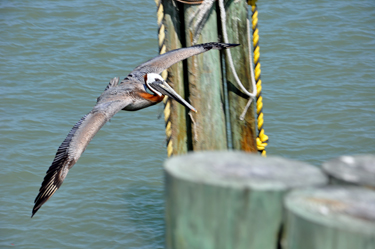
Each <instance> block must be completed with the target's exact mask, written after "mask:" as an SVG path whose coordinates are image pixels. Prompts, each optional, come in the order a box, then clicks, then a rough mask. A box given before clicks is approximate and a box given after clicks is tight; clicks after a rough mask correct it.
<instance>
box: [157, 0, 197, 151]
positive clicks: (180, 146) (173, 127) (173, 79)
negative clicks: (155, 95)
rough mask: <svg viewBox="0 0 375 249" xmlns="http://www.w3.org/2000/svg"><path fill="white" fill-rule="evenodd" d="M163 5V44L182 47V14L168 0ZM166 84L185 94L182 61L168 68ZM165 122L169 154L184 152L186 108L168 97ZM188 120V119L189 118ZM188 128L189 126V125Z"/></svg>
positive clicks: (169, 47)
mask: <svg viewBox="0 0 375 249" xmlns="http://www.w3.org/2000/svg"><path fill="white" fill-rule="evenodd" d="M161 3H162V5H163V6H164V7H163V8H164V17H163V24H164V27H165V39H164V45H165V46H166V50H167V51H171V50H174V49H178V48H182V47H184V46H183V44H185V41H183V37H185V35H184V34H181V32H185V31H184V30H181V27H182V23H181V19H180V16H181V15H182V14H183V13H182V11H180V9H179V8H178V6H177V5H173V4H171V1H170V0H162V1H161ZM167 82H168V84H170V85H171V86H172V88H173V89H174V90H175V91H176V92H177V93H178V94H179V95H180V96H182V97H183V98H186V97H188V96H187V95H186V96H185V83H184V68H183V64H182V63H177V64H174V65H173V66H171V67H170V68H168V78H167ZM165 110H166V113H165V115H164V116H165V124H166V130H167V147H168V150H171V152H170V153H171V154H169V156H171V155H173V154H186V153H187V151H188V147H189V144H188V133H189V134H190V132H188V130H187V129H188V128H187V119H186V118H187V113H186V108H185V107H184V106H182V105H180V104H179V103H177V102H175V101H173V100H171V99H168V100H167V102H166V106H165ZM189 120H190V119H189ZM189 128H190V126H189Z"/></svg>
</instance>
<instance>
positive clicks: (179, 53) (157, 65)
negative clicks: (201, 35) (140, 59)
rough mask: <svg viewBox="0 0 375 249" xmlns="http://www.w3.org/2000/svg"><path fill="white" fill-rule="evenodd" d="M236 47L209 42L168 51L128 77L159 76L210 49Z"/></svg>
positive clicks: (137, 68)
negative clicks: (148, 74) (179, 63)
mask: <svg viewBox="0 0 375 249" xmlns="http://www.w3.org/2000/svg"><path fill="white" fill-rule="evenodd" d="M238 45H240V44H230V43H217V42H211V43H204V44H199V45H195V46H192V47H188V48H179V49H176V50H172V51H169V52H167V53H165V54H161V55H159V56H156V57H155V58H153V59H151V60H149V61H147V62H145V63H143V64H141V65H139V66H138V67H136V68H135V69H134V70H133V71H132V72H131V73H130V74H129V76H130V77H133V76H136V77H143V75H145V74H147V73H157V74H160V73H161V72H163V71H164V70H165V69H167V68H169V67H170V66H172V65H173V64H175V63H177V62H179V61H182V60H184V59H186V58H189V57H190V56H193V55H197V54H200V53H203V52H206V51H208V50H211V49H225V48H231V47H236V46H238ZM129 76H128V77H129Z"/></svg>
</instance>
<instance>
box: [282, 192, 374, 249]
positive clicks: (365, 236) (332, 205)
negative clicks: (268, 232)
mask: <svg viewBox="0 0 375 249" xmlns="http://www.w3.org/2000/svg"><path fill="white" fill-rule="evenodd" d="M285 205H286V209H287V217H288V218H287V227H286V234H287V235H286V243H285V245H284V247H283V248H285V249H301V248H303V249H354V248H355V249H373V248H375V191H372V190H368V189H364V188H359V187H345V186H329V187H324V188H317V189H305V190H295V191H293V192H291V193H290V194H289V195H287V197H286V200H285Z"/></svg>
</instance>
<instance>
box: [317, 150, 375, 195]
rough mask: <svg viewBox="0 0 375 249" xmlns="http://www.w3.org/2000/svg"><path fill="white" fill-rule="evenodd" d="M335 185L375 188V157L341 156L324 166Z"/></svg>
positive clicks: (325, 163)
mask: <svg viewBox="0 0 375 249" xmlns="http://www.w3.org/2000/svg"><path fill="white" fill-rule="evenodd" d="M322 168H323V170H324V171H325V172H326V173H327V174H328V175H329V176H330V178H331V182H332V183H335V184H348V185H349V184H354V185H360V186H366V187H370V188H375V155H355V156H340V157H338V158H334V159H332V160H329V161H327V162H324V163H323V165H322Z"/></svg>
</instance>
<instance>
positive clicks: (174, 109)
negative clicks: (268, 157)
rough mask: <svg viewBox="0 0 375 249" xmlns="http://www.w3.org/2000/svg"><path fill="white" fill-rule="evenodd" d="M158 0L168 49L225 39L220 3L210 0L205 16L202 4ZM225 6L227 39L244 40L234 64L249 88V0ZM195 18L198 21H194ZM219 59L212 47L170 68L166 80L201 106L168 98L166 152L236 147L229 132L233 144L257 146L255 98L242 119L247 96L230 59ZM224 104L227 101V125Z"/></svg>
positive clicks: (249, 148) (235, 52)
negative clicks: (190, 108)
mask: <svg viewBox="0 0 375 249" xmlns="http://www.w3.org/2000/svg"><path fill="white" fill-rule="evenodd" d="M156 2H157V5H158V20H159V17H160V15H161V14H164V17H163V25H164V28H165V29H164V32H165V40H163V41H161V40H160V39H159V45H160V46H161V47H162V46H164V45H165V47H166V51H170V50H173V49H176V48H180V47H189V46H192V45H195V44H200V43H205V42H215V41H219V42H223V39H221V38H220V37H222V34H221V33H222V31H221V23H220V15H219V13H218V12H219V11H218V10H217V8H218V6H217V4H213V5H212V7H211V9H210V10H209V11H208V13H207V14H206V15H203V19H202V20H198V19H199V18H197V17H198V16H199V15H198V12H197V11H198V9H199V7H200V6H201V5H199V4H192V5H191V4H186V3H181V2H176V1H170V0H160V1H156ZM188 2H189V1H188ZM226 8H227V22H226V25H227V30H228V31H229V33H228V36H229V42H230V43H240V44H241V46H240V47H239V48H234V49H232V51H233V60H234V65H235V68H236V70H237V72H238V75H239V77H240V80H241V81H242V82H243V85H244V87H245V88H246V89H248V90H249V91H251V90H252V89H251V84H250V82H251V81H250V79H251V77H250V65H249V49H250V48H249V41H248V37H247V33H248V31H247V28H248V27H247V3H246V1H230V0H227V1H226ZM197 23H199V24H200V25H196V24H197ZM159 31H161V32H163V30H159ZM159 34H160V32H159ZM195 36H196V40H194V38H195ZM160 37H161V36H160V35H159V38H160ZM161 52H164V51H161ZM222 55H223V54H222ZM221 63H222V61H221V56H220V51H217V50H212V51H209V52H207V53H203V54H200V55H197V56H193V57H192V58H189V59H188V60H187V63H185V62H184V63H177V64H176V65H174V66H172V67H171V68H170V69H168V78H167V80H168V83H170V84H171V85H172V87H173V88H174V89H175V90H176V92H177V93H179V94H180V95H181V96H183V97H184V98H185V99H187V100H188V101H189V102H190V103H191V104H192V105H193V106H194V107H195V108H196V109H197V110H198V113H187V112H186V109H185V108H184V107H182V106H180V105H178V104H176V103H174V102H173V101H167V102H166V108H165V121H166V134H167V150H168V156H171V155H178V154H185V153H186V152H187V151H191V150H194V151H197V150H223V149H228V147H230V149H232V147H231V146H230V144H229V143H228V139H227V138H228V137H231V138H232V144H233V149H236V150H243V151H249V152H256V151H257V148H256V135H255V125H256V124H255V123H256V122H255V118H254V115H255V112H254V106H253V104H252V105H251V106H250V108H249V109H248V111H247V113H246V116H245V120H243V121H242V120H240V119H239V116H240V115H241V113H242V111H243V110H244V108H245V106H246V103H247V98H248V97H247V96H245V95H244V94H243V93H242V92H241V90H239V88H238V86H237V84H236V83H235V82H234V78H233V75H232V72H231V70H230V69H229V65H228V63H227V62H226V63H224V64H225V65H221ZM224 68H225V69H224ZM222 69H224V70H225V71H226V80H227V82H228V87H227V89H224V82H223V72H222ZM224 91H228V96H229V97H228V99H229V103H225V97H224V95H225V94H224ZM225 106H229V110H228V113H229V115H228V116H229V117H230V124H231V125H230V126H229V127H228V126H227V124H229V121H228V120H226V115H225V112H226V111H225V108H226V107H225ZM227 132H229V133H231V136H228V134H227Z"/></svg>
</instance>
